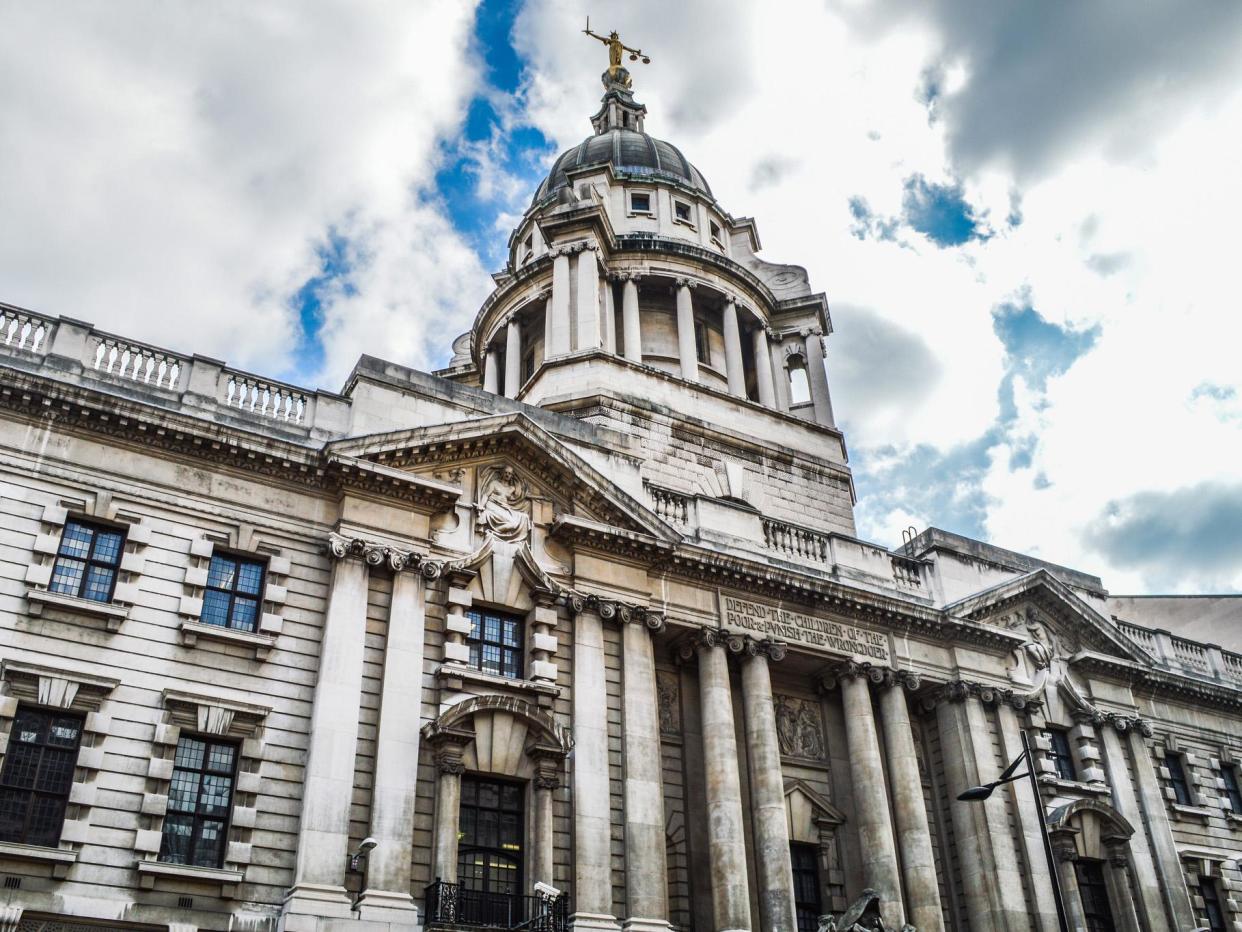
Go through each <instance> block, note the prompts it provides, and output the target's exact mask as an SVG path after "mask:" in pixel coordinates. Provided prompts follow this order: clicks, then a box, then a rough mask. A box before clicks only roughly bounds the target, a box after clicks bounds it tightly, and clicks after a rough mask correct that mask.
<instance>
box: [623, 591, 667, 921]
mask: <svg viewBox="0 0 1242 932" xmlns="http://www.w3.org/2000/svg"><path fill="white" fill-rule="evenodd" d="M648 617H649V618H650V620H651V624H644V623H641V622H634V623H630V624H626V625H624V626H623V630H622V632H621V638H622V651H623V662H624V664H625V667H624V670H625V688H624V692H623V694H622V701H623V703H624V712H625V889H626V900H627V910H626V911H627V914H628V915H627V917H626V920H625V924H624V926H623V928H624V929H625V930H626V932H661V930H666V929H668V928H669V924H668V869H667V866H666V863H665V861H666V859H665V837H664V776H663V773H662V769H663V768H662V760H661V755H660V711H659V699H658V697H657V694H656V678H655V653H654V651H653V650H652V646H651V635H652V632H653V631H655V630H659V629H660V628H662V627H663V624H664V621H663V619H662V618H660V617H659V616H658V615H651V616H648Z"/></svg>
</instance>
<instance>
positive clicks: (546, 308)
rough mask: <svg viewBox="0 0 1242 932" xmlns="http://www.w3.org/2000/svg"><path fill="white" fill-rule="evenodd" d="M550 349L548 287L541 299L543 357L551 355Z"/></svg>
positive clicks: (550, 303) (550, 295)
mask: <svg viewBox="0 0 1242 932" xmlns="http://www.w3.org/2000/svg"><path fill="white" fill-rule="evenodd" d="M551 349H552V290H551V289H548V290H547V292H546V296H545V297H544V299H543V358H544V359H547V358H548V357H549V356H550V355H551Z"/></svg>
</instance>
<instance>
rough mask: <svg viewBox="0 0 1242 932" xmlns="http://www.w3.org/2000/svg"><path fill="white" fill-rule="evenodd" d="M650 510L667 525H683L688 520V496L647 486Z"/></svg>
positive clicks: (658, 487)
mask: <svg viewBox="0 0 1242 932" xmlns="http://www.w3.org/2000/svg"><path fill="white" fill-rule="evenodd" d="M647 495H648V497H649V498H650V499H651V507H652V510H654V511H655V513H656V515H657V516H658V517H660V518H661V519H662V520H664V521H667V522H669V524H685V523H686V522H687V521H689V520H690V496H688V495H683V494H682V493H680V492H674V491H673V490H672V489H664V488H661V487H660V486H658V485H647Z"/></svg>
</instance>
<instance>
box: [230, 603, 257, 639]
mask: <svg viewBox="0 0 1242 932" xmlns="http://www.w3.org/2000/svg"><path fill="white" fill-rule="evenodd" d="M258 617H259V603H258V602H256V601H255V600H254V599H243V598H242V597H241V596H238V597H237V598H236V599H234V600H233V623H232V627H234V628H236V629H238V630H239V631H253V630H254V626H255V620H256V619H257V618H258Z"/></svg>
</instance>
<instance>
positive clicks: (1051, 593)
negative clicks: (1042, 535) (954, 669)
mask: <svg viewBox="0 0 1242 932" xmlns="http://www.w3.org/2000/svg"><path fill="white" fill-rule="evenodd" d="M945 613H946V614H948V615H950V616H951V617H954V618H960V619H966V620H970V621H975V622H980V623H982V624H986V625H990V626H992V627H996V628H1003V629H1006V630H1010V631H1013V632H1014V633H1016V634H1019V635H1025V636H1028V637H1029V638H1030V639H1031V643H1034V644H1036V645H1039V644H1041V643H1042V644H1044V646H1045V647H1047V648H1048V650H1049V651H1050V652H1051V654H1052V655H1053V656H1057V657H1061V658H1063V659H1065V660H1069V659H1071V658H1073V657H1075V656H1076V655H1078V654H1080V653H1081V652H1083V651H1087V652H1090V653H1093V654H1103V655H1105V656H1109V657H1114V658H1118V659H1121V660H1125V661H1130V662H1133V663H1141V664H1143V665H1149V664H1150V662H1151V661H1150V658H1148V657H1147V656H1146V655H1145V654H1144V653H1143V652H1142V651H1141V650H1140V649H1139V648H1138V647H1137V646H1135V645H1134V644H1133V643H1132V642H1131V641H1130V639H1129V638H1127V637H1126V636H1125V635H1124V634H1122V633H1121V632H1120V631H1118V630H1117V628H1116V626H1115V625H1114V624H1113V623H1112V622H1111V621H1109V619H1107V618H1105V617H1104V616H1103V615H1102V614H1100V613H1099V612H1098V611H1096V610H1095V609H1094V608H1093V607H1092V606H1091V605H1090V604H1089V603H1087V602H1086V601H1085V600H1084V599H1082V598H1081V597H1080V596H1079V595H1078V594H1077V593H1075V592H1074V590H1073V589H1071V588H1070V587H1069V586H1067V585H1066V584H1065V583H1063V582H1062V581H1061V580H1059V579H1058V578H1057V577H1056V576H1054V575H1053V574H1052V573H1050V572H1049V571H1048V570H1046V569H1039V570H1035V571H1033V572H1030V573H1027V574H1025V575H1023V576H1019V577H1017V578H1016V579H1010V580H1006V581H1005V582H1003V583H999V584H998V585H995V586H992V587H990V588H988V589H984V590H982V591H980V592H977V593H975V594H974V595H971V596H968V597H966V598H964V599H960V600H958V601H957V602H954V603H952V604H950V605H948V606H946V607H945ZM1038 649H1039V648H1038V646H1036V648H1035V650H1036V651H1038Z"/></svg>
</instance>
